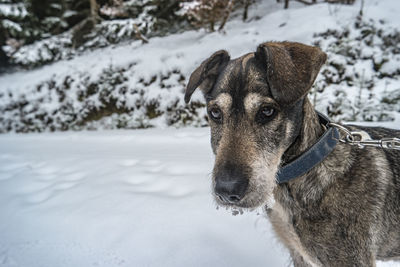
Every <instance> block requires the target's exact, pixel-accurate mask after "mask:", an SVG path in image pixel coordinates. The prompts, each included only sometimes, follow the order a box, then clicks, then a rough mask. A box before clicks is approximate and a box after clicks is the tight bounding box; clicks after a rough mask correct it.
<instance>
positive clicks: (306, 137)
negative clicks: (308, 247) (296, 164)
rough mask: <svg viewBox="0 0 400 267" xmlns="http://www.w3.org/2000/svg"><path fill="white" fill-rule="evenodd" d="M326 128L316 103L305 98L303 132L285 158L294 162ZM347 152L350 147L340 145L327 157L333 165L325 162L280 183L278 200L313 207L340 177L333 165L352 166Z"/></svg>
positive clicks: (300, 206)
mask: <svg viewBox="0 0 400 267" xmlns="http://www.w3.org/2000/svg"><path fill="white" fill-rule="evenodd" d="M324 131H325V128H324V126H322V125H321V124H320V122H319V119H318V115H317V113H316V112H315V110H314V108H313V106H312V105H311V103H310V101H309V100H308V99H307V98H305V99H304V102H303V121H302V126H301V129H300V133H299V135H298V136H297V138H296V140H295V141H294V143H293V144H292V145H291V146H290V147H289V149H288V150H287V151H286V152H285V154H284V156H283V157H282V161H283V162H290V161H291V160H293V159H295V158H297V157H298V156H300V155H301V154H303V153H304V152H305V151H306V150H307V149H308V148H309V147H310V146H312V145H313V144H315V143H316V141H317V140H318V138H319V137H320V136H321V135H322V134H323V133H324ZM346 153H350V147H349V146H345V145H343V144H339V145H337V146H336V148H335V149H334V150H333V151H332V153H331V154H330V155H329V156H328V158H327V159H329V164H326V163H325V162H322V163H320V164H319V165H317V166H315V167H314V168H313V169H312V170H311V171H309V172H308V173H307V174H305V175H303V176H300V177H297V178H295V179H293V180H291V181H289V182H287V183H284V184H280V185H278V186H277V187H276V189H275V191H274V196H275V200H276V201H278V202H280V204H281V205H282V206H286V207H291V209H293V208H295V207H296V206H297V207H298V208H300V209H304V208H307V207H309V208H310V207H312V206H313V205H315V204H316V203H318V200H319V199H320V198H321V197H322V196H323V193H324V189H325V188H326V187H327V186H328V185H330V184H331V183H332V182H334V180H335V179H336V177H335V176H334V173H336V172H335V171H333V170H331V169H330V166H334V167H335V168H338V169H341V170H346V169H348V167H349V165H350V162H348V161H343V156H345V155H346ZM328 165H329V166H328ZM305 192H306V193H305Z"/></svg>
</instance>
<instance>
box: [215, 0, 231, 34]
mask: <svg viewBox="0 0 400 267" xmlns="http://www.w3.org/2000/svg"><path fill="white" fill-rule="evenodd" d="M232 8H233V0H230V1H229V3H228V6H227V7H226V9H225V16H224V18H223V19H222V22H221V25H219V28H218V30H219V31H222V29H223V28H224V27H225V23H226V21H227V20H228V18H229V15H230V14H231V12H232Z"/></svg>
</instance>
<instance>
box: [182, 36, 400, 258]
mask: <svg viewBox="0 0 400 267" xmlns="http://www.w3.org/2000/svg"><path fill="white" fill-rule="evenodd" d="M325 60H326V55H325V54H324V53H323V52H322V51H321V50H319V49H318V48H315V47H310V46H306V45H302V44H298V43H290V42H282V43H274V42H271V43H264V44H261V45H260V46H259V47H258V49H257V52H256V53H250V54H247V55H244V56H242V57H240V58H237V59H234V60H230V57H229V55H228V54H227V52H225V51H218V52H216V53H215V54H214V55H212V56H211V57H210V58H209V59H207V60H205V61H204V62H203V63H202V64H201V65H200V66H199V67H198V68H197V69H196V70H195V71H194V72H193V74H192V76H191V78H190V81H189V84H188V86H187V89H186V95H185V100H186V101H187V102H188V101H189V100H190V97H191V95H192V93H193V92H194V90H195V89H196V88H197V87H200V89H201V90H202V91H203V93H204V95H205V97H206V100H207V109H208V116H209V118H210V119H209V121H210V126H211V144H212V148H213V151H214V153H215V155H216V159H215V166H214V170H213V188H214V195H215V199H216V201H217V203H218V204H221V205H225V206H232V207H242V208H254V207H259V206H263V207H265V210H266V212H267V214H268V216H269V218H270V221H271V222H272V225H273V227H274V229H275V231H276V233H277V235H278V236H279V238H280V239H281V240H282V241H283V243H284V244H285V245H286V246H287V248H288V249H289V250H290V253H291V256H292V259H293V262H294V264H295V266H374V265H375V260H376V259H381V260H385V259H392V260H393V259H400V152H399V151H394V150H383V149H380V148H365V149H360V148H358V147H353V146H350V145H348V144H342V143H339V144H338V145H337V146H336V147H335V148H334V150H333V151H332V152H331V153H330V154H329V156H328V157H326V158H325V159H324V161H323V162H321V163H320V164H318V165H316V166H315V167H314V168H312V169H311V170H310V171H309V172H307V173H306V174H305V175H302V176H300V177H297V178H296V179H293V180H291V181H289V182H287V183H283V184H277V183H276V180H275V177H276V174H277V171H278V169H279V168H280V167H281V166H282V165H283V164H285V163H288V162H291V161H292V160H293V159H295V158H297V157H298V156H299V155H301V154H302V153H303V152H305V151H306V150H307V149H308V148H309V147H310V146H312V145H313V144H314V143H315V142H316V140H317V139H318V138H319V137H320V136H321V135H322V134H323V132H324V131H325V129H324V127H323V126H321V125H320V123H319V120H318V117H317V115H316V112H315V111H314V109H313V107H312V105H311V103H310V102H309V100H308V99H307V97H306V94H307V92H308V91H309V90H310V88H311V86H312V84H313V82H314V80H315V78H316V76H317V74H318V71H319V69H320V67H321V66H322V64H323V63H324V62H325ZM352 127H353V130H354V129H356V128H357V129H359V130H365V131H366V132H368V133H369V134H370V136H371V137H372V138H382V137H400V131H394V130H389V129H384V128H361V127H357V126H352ZM269 198H274V200H275V204H274V205H273V206H272V207H266V203H267V200H268V199H269Z"/></svg>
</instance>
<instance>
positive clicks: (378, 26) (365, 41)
mask: <svg viewBox="0 0 400 267" xmlns="http://www.w3.org/2000/svg"><path fill="white" fill-rule="evenodd" d="M399 41H400V32H399V31H398V30H397V29H395V28H391V27H388V26H387V25H386V24H385V22H384V21H379V22H376V21H372V20H368V21H366V20H363V19H362V17H358V18H357V20H356V21H355V22H354V23H353V24H352V25H350V26H348V27H345V28H342V29H341V30H327V31H325V32H323V33H318V34H316V35H315V42H314V43H315V44H316V45H318V46H320V47H321V48H322V50H323V51H325V52H326V53H327V54H328V60H327V63H326V64H325V66H324V67H323V68H322V69H321V74H320V75H319V77H318V79H317V82H316V84H315V86H314V89H313V92H312V96H311V98H312V99H313V100H314V103H315V104H316V106H317V108H319V109H322V110H323V111H324V112H327V113H328V114H329V115H330V116H332V117H333V118H335V119H337V120H345V121H360V120H364V121H382V120H392V119H393V118H394V117H393V114H392V111H396V112H399V111H400V100H399V95H400V82H399V80H400V42H399ZM328 99H329V100H328Z"/></svg>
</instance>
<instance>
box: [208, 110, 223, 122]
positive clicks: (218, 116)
mask: <svg viewBox="0 0 400 267" xmlns="http://www.w3.org/2000/svg"><path fill="white" fill-rule="evenodd" d="M209 113H210V117H211V119H212V120H214V121H216V122H220V121H221V120H222V111H221V110H220V109H219V108H215V107H214V108H212V109H210V111H209Z"/></svg>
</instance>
